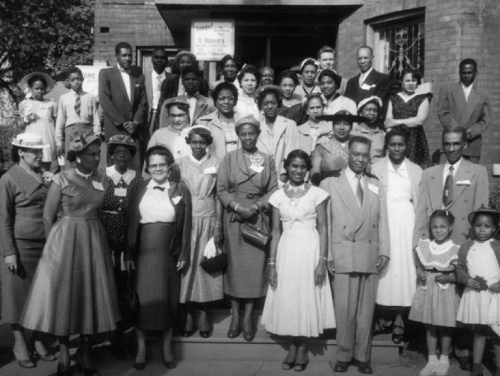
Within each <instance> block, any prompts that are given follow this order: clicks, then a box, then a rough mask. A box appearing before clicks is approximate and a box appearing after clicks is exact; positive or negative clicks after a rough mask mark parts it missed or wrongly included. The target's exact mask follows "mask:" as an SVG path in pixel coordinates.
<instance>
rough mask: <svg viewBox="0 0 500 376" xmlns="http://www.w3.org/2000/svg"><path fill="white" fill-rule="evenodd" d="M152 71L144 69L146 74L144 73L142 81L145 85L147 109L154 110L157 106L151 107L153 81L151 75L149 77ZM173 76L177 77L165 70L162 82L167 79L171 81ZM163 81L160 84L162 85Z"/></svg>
mask: <svg viewBox="0 0 500 376" xmlns="http://www.w3.org/2000/svg"><path fill="white" fill-rule="evenodd" d="M152 72H153V71H152V70H146V74H145V75H144V81H145V85H146V95H147V97H148V109H149V111H152V110H155V111H156V109H157V108H153V82H152V77H151V74H152ZM175 77H177V75H176V74H172V73H168V72H167V71H166V70H165V79H164V80H163V82H165V81H167V80H169V81H172V80H173V79H174V78H175ZM163 82H162V86H163ZM158 103H159V102H158Z"/></svg>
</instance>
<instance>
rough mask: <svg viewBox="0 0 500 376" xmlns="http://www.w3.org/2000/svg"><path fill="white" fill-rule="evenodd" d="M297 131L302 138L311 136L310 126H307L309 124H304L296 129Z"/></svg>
mask: <svg viewBox="0 0 500 376" xmlns="http://www.w3.org/2000/svg"><path fill="white" fill-rule="evenodd" d="M297 130H298V131H299V133H300V134H302V135H304V136H309V135H310V134H311V126H310V125H309V122H306V123H304V124H302V125H301V126H300V127H297Z"/></svg>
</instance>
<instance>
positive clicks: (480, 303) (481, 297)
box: [456, 206, 500, 376]
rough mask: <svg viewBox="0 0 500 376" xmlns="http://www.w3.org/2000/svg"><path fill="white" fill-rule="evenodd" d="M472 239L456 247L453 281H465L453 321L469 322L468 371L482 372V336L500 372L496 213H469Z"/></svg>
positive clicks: (499, 264)
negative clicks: (470, 350)
mask: <svg viewBox="0 0 500 376" xmlns="http://www.w3.org/2000/svg"><path fill="white" fill-rule="evenodd" d="M468 219H469V223H470V224H471V226H472V228H471V235H472V240H470V241H468V242H466V243H464V244H463V245H462V246H461V247H460V252H459V255H458V265H457V270H456V274H457V281H458V283H461V284H463V285H465V286H466V287H465V290H464V293H463V295H462V300H461V302H460V307H459V309H458V314H457V321H460V322H462V323H464V324H471V325H473V329H474V351H473V354H474V355H473V357H474V358H473V360H474V365H473V367H472V371H471V373H470V374H471V375H472V376H479V375H482V374H483V372H482V366H481V363H482V360H483V352H484V347H485V343H486V337H490V339H491V341H492V342H493V347H494V349H495V357H496V366H497V369H496V375H500V337H499V335H498V333H499V330H498V329H499V324H500V317H499V316H500V306H499V304H498V302H499V298H500V242H499V241H497V240H494V239H493V236H494V235H495V233H496V232H497V230H498V223H499V219H500V213H498V212H497V211H496V210H494V209H490V208H485V207H483V206H482V207H481V208H479V209H478V210H476V211H475V212H473V213H471V214H469V218H468Z"/></svg>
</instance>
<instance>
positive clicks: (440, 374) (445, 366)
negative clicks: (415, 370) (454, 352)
mask: <svg viewBox="0 0 500 376" xmlns="http://www.w3.org/2000/svg"><path fill="white" fill-rule="evenodd" d="M449 369H450V362H449V361H448V360H447V361H444V362H443V361H441V360H440V361H439V365H438V367H437V369H436V375H437V376H445V375H446V374H447V373H448V370H449Z"/></svg>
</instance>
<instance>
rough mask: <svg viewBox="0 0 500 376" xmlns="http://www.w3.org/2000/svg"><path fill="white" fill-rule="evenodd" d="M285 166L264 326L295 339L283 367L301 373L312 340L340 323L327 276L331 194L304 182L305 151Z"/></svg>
mask: <svg viewBox="0 0 500 376" xmlns="http://www.w3.org/2000/svg"><path fill="white" fill-rule="evenodd" d="M284 166H285V169H286V171H287V174H288V177H289V179H290V180H289V181H288V183H286V185H285V186H284V187H283V188H282V189H280V190H278V191H276V192H275V193H274V194H273V195H272V196H271V198H270V199H269V203H270V204H271V205H272V210H273V213H272V223H273V229H272V240H271V252H270V258H269V260H268V265H269V268H268V280H269V284H270V287H269V290H268V293H267V297H266V302H265V305H264V311H263V313H262V324H263V325H264V326H265V327H266V329H267V330H268V331H269V332H271V333H274V334H278V335H282V336H289V337H290V347H289V350H288V355H287V357H286V358H285V360H284V361H283V365H282V368H283V369H284V370H289V369H291V368H292V367H295V371H299V372H300V371H303V370H304V369H305V368H306V366H307V363H308V358H307V339H308V338H309V337H318V336H319V335H320V334H321V333H323V330H324V329H328V328H335V324H336V323H335V312H334V309H333V298H332V294H331V291H330V284H329V280H328V275H327V273H326V261H327V258H326V257H327V252H328V250H327V248H328V230H327V222H328V221H327V215H326V205H327V202H328V198H329V195H328V193H326V192H325V191H323V190H322V189H320V188H317V187H314V186H312V185H310V184H308V183H304V179H305V176H306V174H307V171H308V170H309V168H310V166H311V165H310V161H309V156H308V155H307V153H305V152H304V151H303V150H294V151H292V152H290V154H288V157H287V159H286V160H285V164H284Z"/></svg>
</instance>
